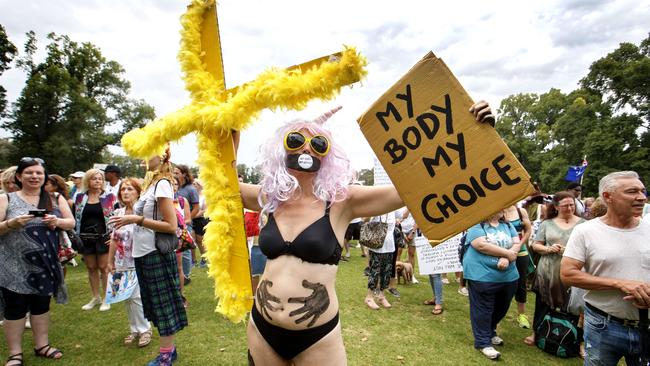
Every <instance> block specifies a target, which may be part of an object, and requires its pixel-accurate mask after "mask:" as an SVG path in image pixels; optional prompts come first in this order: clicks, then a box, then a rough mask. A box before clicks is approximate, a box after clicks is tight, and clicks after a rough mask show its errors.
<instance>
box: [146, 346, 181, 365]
mask: <svg viewBox="0 0 650 366" xmlns="http://www.w3.org/2000/svg"><path fill="white" fill-rule="evenodd" d="M174 351H175V349H174ZM173 359H174V352H165V353H159V354H158V356H156V358H154V359H153V360H151V361H149V363H148V364H147V366H171V365H172V362H174V361H173Z"/></svg>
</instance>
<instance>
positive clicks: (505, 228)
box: [463, 222, 519, 282]
mask: <svg viewBox="0 0 650 366" xmlns="http://www.w3.org/2000/svg"><path fill="white" fill-rule="evenodd" d="M481 236H485V237H487V239H488V241H490V243H492V244H494V245H498V246H500V247H501V248H505V249H510V248H511V247H512V245H513V239H514V238H518V234H517V231H516V230H515V228H514V227H513V226H512V224H511V223H509V222H505V223H504V222H500V223H499V225H498V226H496V227H494V226H491V225H490V224H488V223H481V224H476V225H474V226H472V227H471V228H470V229H469V230H468V231H467V239H466V242H467V245H469V248H468V249H467V253H465V257H464V258H463V278H465V279H468V280H472V281H480V282H512V281H516V280H518V279H519V273H518V272H517V266H516V265H515V262H511V263H510V265H509V266H508V268H507V269H505V270H503V271H502V270H500V269H498V268H497V262H498V261H499V258H498V257H493V256H491V255H487V254H483V253H481V252H479V251H478V250H476V249H474V247H473V246H472V245H471V243H472V241H473V240H474V239H477V238H479V237H481Z"/></svg>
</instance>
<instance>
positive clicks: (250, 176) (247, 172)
mask: <svg viewBox="0 0 650 366" xmlns="http://www.w3.org/2000/svg"><path fill="white" fill-rule="evenodd" d="M237 174H239V175H241V176H242V178H243V179H244V182H245V183H251V184H259V183H260V182H261V181H262V166H261V165H256V166H254V167H249V166H247V165H246V164H237Z"/></svg>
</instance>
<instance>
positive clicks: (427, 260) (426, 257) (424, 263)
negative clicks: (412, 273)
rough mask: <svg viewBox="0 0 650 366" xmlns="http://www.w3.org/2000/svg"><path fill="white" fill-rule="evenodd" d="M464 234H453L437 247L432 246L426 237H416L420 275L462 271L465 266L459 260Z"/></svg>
mask: <svg viewBox="0 0 650 366" xmlns="http://www.w3.org/2000/svg"><path fill="white" fill-rule="evenodd" d="M462 236H463V235H462V233H461V234H458V235H456V236H453V237H451V238H449V239H448V240H446V241H443V242H442V243H440V244H438V245H436V246H435V247H431V244H429V239H427V238H426V237H424V236H418V237H416V238H415V250H416V251H417V255H418V266H419V267H420V275H430V274H436V273H449V272H462V271H463V266H462V265H461V264H460V261H459V260H458V245H459V244H460V238H461V237H462Z"/></svg>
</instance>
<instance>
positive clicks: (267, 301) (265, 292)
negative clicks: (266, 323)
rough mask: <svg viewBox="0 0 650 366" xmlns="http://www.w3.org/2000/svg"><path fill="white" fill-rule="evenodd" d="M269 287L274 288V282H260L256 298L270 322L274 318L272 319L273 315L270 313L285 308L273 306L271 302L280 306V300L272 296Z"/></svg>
mask: <svg viewBox="0 0 650 366" xmlns="http://www.w3.org/2000/svg"><path fill="white" fill-rule="evenodd" d="M269 287H273V282H271V281H267V280H264V281H262V282H260V284H259V285H258V286H257V293H256V295H255V297H256V298H257V302H258V303H259V304H260V308H262V312H263V313H264V315H266V317H267V318H269V319H270V320H273V318H271V315H269V311H278V310H283V308H282V306H281V305H277V306H275V305H273V304H271V302H275V303H277V304H280V299H279V298H278V297H276V296H273V295H271V293H270V292H269Z"/></svg>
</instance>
